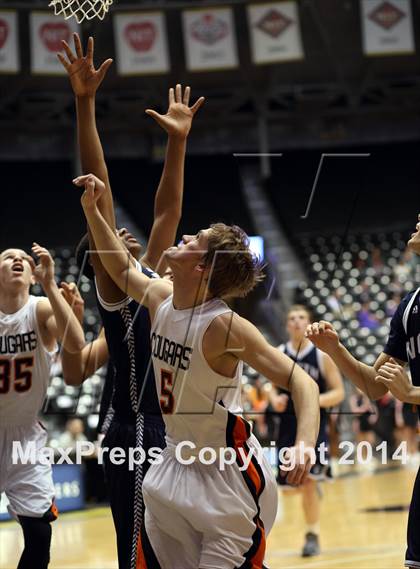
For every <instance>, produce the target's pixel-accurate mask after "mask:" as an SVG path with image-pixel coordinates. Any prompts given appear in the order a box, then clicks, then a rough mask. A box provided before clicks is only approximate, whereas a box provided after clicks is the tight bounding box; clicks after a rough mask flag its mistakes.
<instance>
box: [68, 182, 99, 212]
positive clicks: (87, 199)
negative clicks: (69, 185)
mask: <svg viewBox="0 0 420 569" xmlns="http://www.w3.org/2000/svg"><path fill="white" fill-rule="evenodd" d="M73 184H74V185H75V186H77V187H79V188H81V187H83V186H84V187H85V191H84V192H83V194H82V197H81V199H80V201H81V203H82V207H83V209H84V210H85V211H88V210H92V209H94V208H95V207H96V204H97V201H98V199H99V198H100V197H101V195H102V194H103V193H104V191H105V184H104V183H103V182H102V180H100V179H99V178H98V177H96V176H94V175H93V174H87V175H86V176H79V177H78V178H75V179H74V180H73Z"/></svg>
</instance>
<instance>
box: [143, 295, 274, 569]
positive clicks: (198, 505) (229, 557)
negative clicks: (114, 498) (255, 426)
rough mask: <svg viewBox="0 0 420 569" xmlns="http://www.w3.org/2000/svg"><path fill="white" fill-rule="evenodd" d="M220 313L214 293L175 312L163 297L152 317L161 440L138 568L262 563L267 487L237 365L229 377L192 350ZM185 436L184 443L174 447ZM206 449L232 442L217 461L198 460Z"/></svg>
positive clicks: (251, 568)
mask: <svg viewBox="0 0 420 569" xmlns="http://www.w3.org/2000/svg"><path fill="white" fill-rule="evenodd" d="M229 312H231V310H230V308H229V307H228V306H227V305H226V304H225V303H224V302H223V301H221V300H218V299H213V300H210V301H208V302H206V303H204V304H202V305H200V306H197V307H196V308H194V309H187V310H176V309H175V308H174V307H173V302H172V297H169V298H168V299H167V300H165V301H164V302H163V303H162V304H161V305H160V307H159V309H158V311H157V313H156V316H155V319H154V322H153V324H152V333H151V348H152V359H153V365H154V370H155V378H156V385H157V389H158V394H159V395H160V404H161V409H162V413H163V418H164V421H165V426H166V440H167V447H166V449H164V450H163V452H162V455H161V462H160V463H159V462H156V463H154V464H152V465H151V467H150V469H149V471H148V473H147V475H146V477H145V479H144V482H143V495H144V502H145V504H146V512H145V535H144V536H142V540H141V546H142V548H143V551H144V552H146V549H147V551H148V553H147V554H145V555H144V556H143V557H142V563H143V565H142V564H141V563H140V565H139V567H147V568H148V569H149V568H153V569H157V568H158V567H159V568H161V569H197V567H200V569H239V568H241V569H262V568H263V560H264V554H265V549H266V535H267V533H268V532H269V531H270V529H271V527H272V525H273V523H274V520H275V516H276V511H277V484H276V481H275V478H274V475H273V472H272V470H271V467H270V465H269V464H268V462H267V460H266V459H265V457H263V456H262V450H261V447H260V445H259V443H258V441H257V440H256V438H255V437H254V436H253V435H251V427H250V425H249V423H248V422H247V421H245V420H244V419H243V418H242V417H241V412H242V407H241V383H242V363H241V362H240V363H238V366H237V368H236V371H235V374H234V376H233V377H225V376H222V375H220V374H218V373H216V372H214V371H213V370H212V369H211V368H210V366H209V364H208V363H207V361H206V359H205V357H204V354H203V349H202V343H203V337H204V334H205V332H206V330H207V329H208V327H209V325H210V324H211V322H212V321H213V320H214V319H215V318H217V317H218V316H220V315H222V314H225V313H229ZM185 443H188V445H192V446H188V448H186V447H183V450H182V451H180V447H179V445H180V444H181V445H184V444H185ZM206 447H207V448H208V447H210V448H211V449H215V451H216V454H220V453H218V452H217V451H218V449H225V448H230V449H233V450H234V451H236V453H235V457H234V459H233V461H232V462H229V463H228V464H225V465H222V464H221V463H219V462H218V461H216V462H210V463H208V462H206V461H204V460H202V457H203V454H201V458H200V451H201V450H202V449H204V448H206ZM184 450H185V452H184ZM207 452H208V451H205V453H207ZM205 453H204V454H205ZM191 459H194V460H191ZM143 538H144V539H143Z"/></svg>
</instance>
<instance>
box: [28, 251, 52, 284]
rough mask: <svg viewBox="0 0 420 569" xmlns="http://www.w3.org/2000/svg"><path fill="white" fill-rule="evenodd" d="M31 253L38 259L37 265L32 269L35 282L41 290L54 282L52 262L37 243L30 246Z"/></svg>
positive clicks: (46, 252)
mask: <svg viewBox="0 0 420 569" xmlns="http://www.w3.org/2000/svg"><path fill="white" fill-rule="evenodd" d="M32 252H33V253H34V255H36V256H37V257H38V263H37V265H36V266H35V267H34V269H33V275H34V277H35V280H36V282H38V283H39V284H40V285H41V286H42V287H43V288H45V286H47V285H49V284H51V283H52V282H54V261H53V258H52V257H51V255H50V253H49V252H48V250H47V249H45V247H41V245H38V243H34V244H33V245H32Z"/></svg>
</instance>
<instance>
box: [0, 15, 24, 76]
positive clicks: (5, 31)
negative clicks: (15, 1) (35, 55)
mask: <svg viewBox="0 0 420 569" xmlns="http://www.w3.org/2000/svg"><path fill="white" fill-rule="evenodd" d="M19 68H20V65H19V41H18V18H17V13H16V12H13V11H12V10H0V73H17V72H18V71H19Z"/></svg>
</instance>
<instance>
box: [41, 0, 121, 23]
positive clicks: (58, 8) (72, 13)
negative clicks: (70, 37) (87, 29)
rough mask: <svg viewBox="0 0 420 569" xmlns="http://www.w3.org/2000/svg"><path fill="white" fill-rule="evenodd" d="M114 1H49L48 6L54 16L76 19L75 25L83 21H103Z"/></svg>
mask: <svg viewBox="0 0 420 569" xmlns="http://www.w3.org/2000/svg"><path fill="white" fill-rule="evenodd" d="M113 1H114V0H51V2H50V4H49V5H50V6H51V7H52V8H54V13H55V15H56V16H64V18H65V19H66V20H67V19H68V18H72V17H74V18H76V20H77V23H78V24H80V22H83V20H85V19H86V20H92V19H93V18H99V19H100V20H103V19H104V17H105V15H106V14H107V13H108V10H109V7H110V6H111V4H112V3H113Z"/></svg>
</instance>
